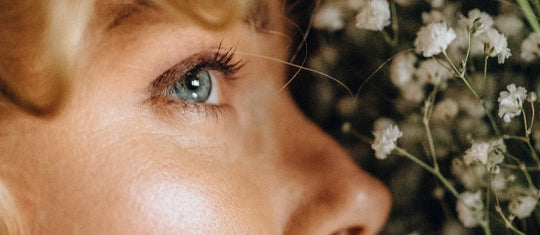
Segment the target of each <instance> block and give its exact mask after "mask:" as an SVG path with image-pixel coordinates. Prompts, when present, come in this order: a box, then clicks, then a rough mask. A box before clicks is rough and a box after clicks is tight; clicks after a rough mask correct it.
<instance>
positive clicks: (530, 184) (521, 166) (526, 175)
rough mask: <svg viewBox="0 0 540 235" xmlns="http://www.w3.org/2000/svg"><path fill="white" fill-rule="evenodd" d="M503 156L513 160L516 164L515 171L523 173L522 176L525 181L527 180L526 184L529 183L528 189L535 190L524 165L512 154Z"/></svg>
mask: <svg viewBox="0 0 540 235" xmlns="http://www.w3.org/2000/svg"><path fill="white" fill-rule="evenodd" d="M504 155H505V156H506V157H508V158H510V159H512V160H514V161H515V162H516V163H517V164H518V165H517V166H516V168H515V169H518V170H520V171H521V172H522V173H523V175H524V176H525V179H527V183H529V187H530V188H535V187H534V183H533V181H532V178H531V175H530V174H529V171H528V170H527V166H526V165H525V164H523V163H522V162H521V161H520V160H519V159H518V158H517V157H515V156H514V155H512V154H509V153H505V154H504ZM539 168H540V167H539Z"/></svg>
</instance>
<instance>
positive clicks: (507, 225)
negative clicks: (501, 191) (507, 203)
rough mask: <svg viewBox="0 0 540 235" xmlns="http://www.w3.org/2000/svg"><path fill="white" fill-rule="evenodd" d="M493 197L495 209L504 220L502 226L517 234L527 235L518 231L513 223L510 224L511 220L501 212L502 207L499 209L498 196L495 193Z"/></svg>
mask: <svg viewBox="0 0 540 235" xmlns="http://www.w3.org/2000/svg"><path fill="white" fill-rule="evenodd" d="M495 199H497V206H496V207H495V211H497V213H498V214H499V215H500V216H501V218H502V219H503V220H504V226H505V227H506V228H508V229H510V230H512V231H513V232H515V233H517V234H519V235H527V234H525V233H523V232H521V231H519V230H518V229H517V228H515V227H514V225H512V222H510V220H508V218H506V216H505V215H504V213H503V212H502V209H501V206H500V203H499V198H498V197H497V193H495Z"/></svg>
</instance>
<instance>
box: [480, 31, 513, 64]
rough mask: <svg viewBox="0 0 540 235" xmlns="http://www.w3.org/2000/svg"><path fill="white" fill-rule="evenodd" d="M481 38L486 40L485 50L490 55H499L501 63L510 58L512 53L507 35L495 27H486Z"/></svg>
mask: <svg viewBox="0 0 540 235" xmlns="http://www.w3.org/2000/svg"><path fill="white" fill-rule="evenodd" d="M480 38H481V39H482V41H483V42H484V52H485V53H486V54H487V55H489V56H490V57H495V56H497V57H498V62H499V64H502V63H504V60H506V59H508V58H509V57H510V56H511V55H512V53H510V49H509V48H508V43H507V42H506V37H505V36H504V35H502V34H501V33H499V31H497V30H496V29H494V28H489V29H486V30H485V31H484V32H483V33H482V34H481V35H480Z"/></svg>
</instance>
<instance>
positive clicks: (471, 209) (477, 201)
mask: <svg viewBox="0 0 540 235" xmlns="http://www.w3.org/2000/svg"><path fill="white" fill-rule="evenodd" d="M456 210H457V213H458V218H459V220H461V222H462V223H463V225H465V227H467V228H473V227H476V226H478V225H480V224H482V223H485V217H484V203H483V202H482V195H481V192H480V190H478V191H476V192H474V193H473V192H469V191H467V192H463V193H462V194H460V200H459V201H458V202H457V204H456Z"/></svg>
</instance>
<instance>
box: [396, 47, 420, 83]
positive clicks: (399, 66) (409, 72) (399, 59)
mask: <svg viewBox="0 0 540 235" xmlns="http://www.w3.org/2000/svg"><path fill="white" fill-rule="evenodd" d="M415 63H416V56H415V55H414V54H413V53H402V54H399V55H397V56H396V58H394V60H392V65H391V66H390V79H391V80H392V83H394V85H395V86H396V87H402V86H403V85H405V84H407V83H409V82H410V81H411V80H412V77H413V74H414V72H415V70H416V69H415V67H414V64H415Z"/></svg>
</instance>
